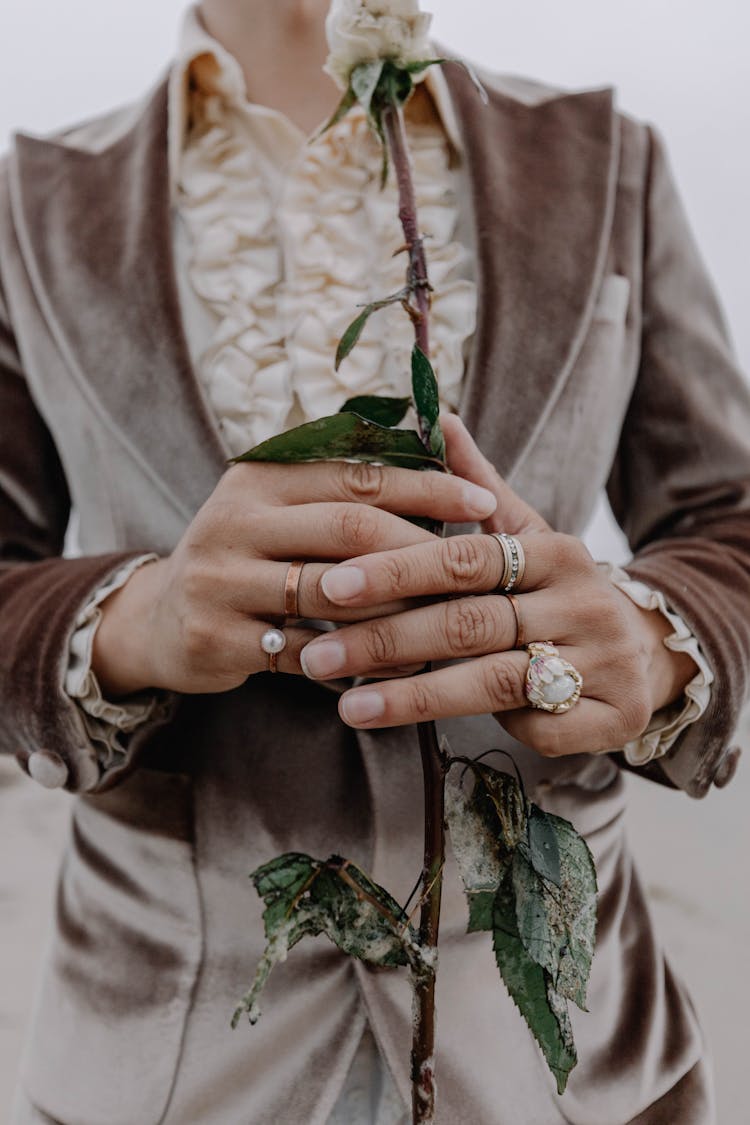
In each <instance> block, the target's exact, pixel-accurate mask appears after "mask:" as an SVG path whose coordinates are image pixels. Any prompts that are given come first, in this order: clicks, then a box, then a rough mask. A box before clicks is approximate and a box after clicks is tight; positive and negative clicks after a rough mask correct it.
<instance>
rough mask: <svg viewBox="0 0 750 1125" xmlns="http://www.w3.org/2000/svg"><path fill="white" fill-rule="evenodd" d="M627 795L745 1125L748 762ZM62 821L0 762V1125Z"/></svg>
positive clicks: (725, 1118) (670, 940)
mask: <svg viewBox="0 0 750 1125" xmlns="http://www.w3.org/2000/svg"><path fill="white" fill-rule="evenodd" d="M630 786H631V810H630V836H631V841H632V847H633V850H634V851H635V853H636V855H637V856H638V858H639V859H640V861H641V866H642V871H643V872H644V874H645V878H646V882H647V885H648V889H649V893H650V897H651V902H652V904H653V909H654V913H655V915H656V919H657V924H658V928H659V930H660V932H661V934H662V935H663V938H664V941H665V943H666V945H667V948H668V949H669V950H670V952H671V956H672V960H673V963H674V964H675V966H676V967H677V968H678V970H679V971H680V972H681V974H682V975H683V976H684V978H685V979H686V980H688V981H689V982H690V986H691V989H692V992H693V995H694V998H695V1000H696V1003H697V1006H698V1009H699V1011H700V1013H701V1015H702V1018H703V1022H704V1025H705V1027H706V1029H707V1033H708V1036H709V1039H710V1041H711V1043H712V1047H713V1053H714V1056H715V1063H716V1071H717V1083H718V1097H719V1106H720V1117H719V1120H720V1123H721V1125H747V1123H748V1121H750V1115H749V1111H748V1109H747V1105H746V1099H745V1096H744V1093H743V1091H744V1077H745V1074H746V1070H747V1050H746V1034H745V1025H746V1020H747V1012H748V1011H749V1010H750V978H749V975H748V973H747V967H748V954H747V950H748V947H749V946H750V904H749V902H748V877H747V868H746V864H747V857H748V856H749V855H750V818H749V817H748V816H747V809H748V805H750V761H746V762H745V764H744V769H743V768H742V767H740V771H739V773H738V776H737V778H736V779H735V781H734V782H733V784H732V785H731V786H730V788H729V789H726V790H724V792H722V793H719V792H714V793H713V794H712V795H711V796H709V797H708V798H707V799H706V800H705V801H701V802H695V801H691V800H689V799H688V798H686V797H684V796H683V795H681V794H675V793H671V792H669V791H667V790H664V789H662V788H660V787H658V786H655V785H652V784H650V783H649V782H644V781H640V780H637V779H634V780H633V781H632V782H631V783H630ZM69 810H70V801H69V798H68V797H67V796H66V795H64V794H60V793H55V792H46V791H45V790H43V789H41V788H39V787H38V786H37V785H35V784H34V783H33V782H30V781H28V780H27V779H26V778H25V777H24V776H23V774H22V773H21V771H20V770H19V769H18V768H17V767H16V766H15V764H14V763H8V762H0V855H2V857H3V859H2V868H1V870H0V902H2V911H1V912H0V949H2V958H1V959H0V1114H1V1115H2V1120H5V1119H7V1116H8V1113H9V1108H8V1107H9V1105H10V1099H11V1091H12V1089H13V1085H14V1081H15V1075H16V1071H17V1067H18V1060H19V1056H20V1052H21V1046H22V1040H23V1034H24V1028H25V1026H26V1023H27V1020H28V1017H29V1009H30V1005H31V999H32V992H33V985H34V977H35V973H36V969H37V966H38V963H39V960H40V958H41V955H42V952H43V948H44V942H45V935H46V930H47V923H48V918H49V914H50V910H51V904H52V899H53V887H54V878H55V869H56V866H57V863H58V858H59V856H60V853H61V849H62V842H63V839H64V836H65V832H66V827H67V822H68V816H69ZM103 1125H104V1123H103ZM674 1125H679V1122H675V1123H674Z"/></svg>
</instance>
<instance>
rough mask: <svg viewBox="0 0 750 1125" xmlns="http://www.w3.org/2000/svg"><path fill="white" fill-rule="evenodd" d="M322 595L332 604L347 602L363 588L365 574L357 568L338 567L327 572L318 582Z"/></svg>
mask: <svg viewBox="0 0 750 1125" xmlns="http://www.w3.org/2000/svg"><path fill="white" fill-rule="evenodd" d="M320 584H321V586H322V588H323V593H324V594H325V596H326V597H327V598H330V599H331V601H332V602H348V601H349V600H350V599H351V598H356V596H357V594H361V593H362V591H363V590H364V588H365V572H364V571H363V570H360V569H359V567H358V566H340V567H336V568H335V569H334V570H327V571H326V573H325V574H324V575H323V577H322V579H321V582H320Z"/></svg>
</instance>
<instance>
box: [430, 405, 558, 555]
mask: <svg viewBox="0 0 750 1125" xmlns="http://www.w3.org/2000/svg"><path fill="white" fill-rule="evenodd" d="M440 425H441V428H442V430H443V434H444V436H445V446H446V451H447V461H448V464H449V466H450V467H451V469H452V470H453V472H454V473H456V474H457V475H458V476H459V477H462V478H465V479H466V480H470V481H473V482H474V483H475V484H478V485H481V486H482V487H483V488H486V489H487V490H488V491H489V492H492V493H493V495H494V496H495V497H496V498H497V508H496V509H495V511H494V512H493V513H492V514H490V515H489V516H488V518H487V520H486V523H485V526H486V529H487V530H488V531H508V532H510V534H511V535H518V534H519V533H520V532H522V531H525V532H530V531H531V532H533V531H548V530H549V525H548V524H547V522H546V521H545V520H544V519H543V518H542V516H540V515H539V513H538V512H536V511H534V509H533V508H532V507H530V506H529V505H528V504H527V503H526V502H525V501H524V500H522V499H521V497H520V496H519V495H518V494H517V493H516V492H514V491H513V489H512V488H511V487H510V485H509V484H506V482H505V481H504V480H503V478H502V477H501V476H500V474H499V473H498V471H497V469H496V468H495V466H494V465H493V464H492V462H491V461H488V460H487V458H486V457H485V456H484V454H483V453H482V451H481V450H480V448H479V446H478V445H477V443H476V442H475V441H474V438H473V437H472V436H471V434H470V433H469V431H468V430H467V429H466V426H465V425H464V424H463V422H462V421H461V419H460V418H459V417H458V415H457V414H441V416H440Z"/></svg>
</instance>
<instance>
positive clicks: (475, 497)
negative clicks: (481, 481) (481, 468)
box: [464, 484, 497, 516]
mask: <svg viewBox="0 0 750 1125" xmlns="http://www.w3.org/2000/svg"><path fill="white" fill-rule="evenodd" d="M464 503H465V504H466V507H467V509H468V510H469V511H470V512H471V513H472V514H473V515H475V516H491V515H492V513H493V512H494V511H495V508H496V507H497V497H496V496H494V495H493V494H492V493H491V492H490V491H489V489H487V488H481V487H480V486H479V485H478V484H467V485H466V486H465V487H464Z"/></svg>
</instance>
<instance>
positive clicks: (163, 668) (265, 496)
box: [93, 462, 496, 698]
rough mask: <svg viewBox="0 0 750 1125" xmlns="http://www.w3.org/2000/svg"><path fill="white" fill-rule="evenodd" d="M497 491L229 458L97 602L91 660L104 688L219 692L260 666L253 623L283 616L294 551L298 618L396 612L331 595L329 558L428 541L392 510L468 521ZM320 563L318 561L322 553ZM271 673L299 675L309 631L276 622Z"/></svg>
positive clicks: (448, 481)
mask: <svg viewBox="0 0 750 1125" xmlns="http://www.w3.org/2000/svg"><path fill="white" fill-rule="evenodd" d="M495 503H496V501H495V498H494V495H492V494H491V493H488V492H487V491H486V490H484V489H483V488H481V487H478V486H476V485H474V484H471V483H469V482H467V481H464V480H461V479H459V478H458V477H456V476H451V475H449V474H442V473H434V472H415V471H413V470H411V469H394V468H376V467H373V466H371V465H366V464H354V465H353V464H346V463H343V462H322V463H317V464H305V465H270V464H250V463H240V464H237V465H234V466H233V467H232V468H230V469H229V470H228V471H227V472H226V473H225V474H224V476H223V477H222V478H221V481H220V482H219V484H218V485H217V487H216V489H215V491H214V492H213V494H212V495H211V496H210V497H209V499H208V500H207V501H206V503H205V504H204V506H203V507H202V508H201V510H200V511H199V512H198V514H197V515H196V517H195V519H194V520H193V521H192V523H191V524H190V526H189V527H188V529H187V531H186V532H185V534H184V536H183V538H182V539H181V541H180V543H179V544H178V545H177V547H176V548H175V550H174V551H173V552H172V554H171V555H170V556H169V557H167V558H164V559H160V560H159V561H157V562H153V563H149V564H148V565H145V566H143V567H140V568H139V569H137V570H136V571H135V572H134V573H133V575H132V576H131V577H130V579H129V580H128V582H127V583H126V584H125V585H124V586H123V587H122V588H121V589H120V590H118V591H116V592H115V593H113V594H112V595H111V596H110V597H109V598H107V599H106V600H105V601H104V602H103V603H102V607H101V608H102V620H101V621H100V623H99V626H98V628H97V631H96V634H95V639H94V649H93V670H94V673H95V674H96V676H97V678H98V679H99V682H100V685H101V687H102V690H103V691H104V693H105V694H106V695H108V696H109V697H110V698H113V697H115V696H118V695H126V694H129V693H131V692H134V691H138V690H141V689H143V688H147V687H150V688H167V689H171V690H173V691H180V692H217V691H227V690H229V689H231V688H234V687H237V686H238V685H239V684H241V683H243V681H244V680H245V679H247V677H248V676H249V675H251V674H252V673H254V672H261V671H264V670H266V669H267V668H268V657H267V656H266V654H265V653H264V652H263V651H262V649H261V647H260V641H261V637H262V635H263V633H264V632H265V630H266V629H267V628H268V626H269V623H271V622H272V621H273V620H274V618H278V616H279V615H281V614H282V613H283V605H284V583H285V579H286V575H287V571H288V568H289V562H290V560H292V559H299V560H303V561H307V560H321V561H319V562H310V564H309V565H306V566H305V568H304V570H303V571H302V575H301V579H300V586H299V608H300V614H301V617H302V618H308V619H325V620H332V621H352V620H358V619H360V618H362V617H372V616H376V615H377V614H379V613H392V612H395V611H397V610H399V609H403V608H405V603H403V602H402V601H401V600H400V599H398V598H396V599H387V601H386V602H385V603H384V604H383V605H376V604H374V603H373V602H372V601H370V602H369V603H368V605H367V607H366V608H364V609H356V608H349V607H340V606H337V605H334V604H333V603H332V602H331V601H329V599H328V598H327V597H326V595H325V594H324V593H323V591H322V589H321V585H320V582H321V578H322V576H323V574H324V573H325V571H326V569H328V567H329V566H330V564H331V562H335V561H337V560H339V559H345V558H349V557H351V556H352V555H358V554H363V553H364V552H369V551H374V550H380V549H386V550H398V549H400V548H404V547H411V546H416V545H417V544H419V543H423V544H424V543H429V542H430V541H431V540H433V539H434V538H435V536H433V535H431V534H430V533H429V532H427V531H424V530H421V529H420V528H418V527H415V526H414V525H413V524H411V523H409V522H408V521H407V520H406V519H404V518H402V517H403V516H406V515H412V516H425V517H429V518H431V519H433V520H435V521H441V520H448V519H449V520H467V519H468V520H472V519H476V518H477V517H479V516H486V515H487V514H488V513H489V512H491V511H492V510H493V508H494V506H495ZM323 560H325V561H323ZM285 635H286V639H287V646H286V648H285V649H284V651H283V652H282V653H281V654H280V655H279V657H278V670H279V671H280V672H292V673H295V674H300V672H301V670H300V665H299V653H300V650H301V649H302V648H303V646H304V645H305V644H306V643H307V642H308V641H309V640H311V639H312V638H313V637H314V636H316V633H315V632H313V631H312V630H310V629H309V628H307V629H306V628H298V627H290V628H287V629H286V630H285Z"/></svg>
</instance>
